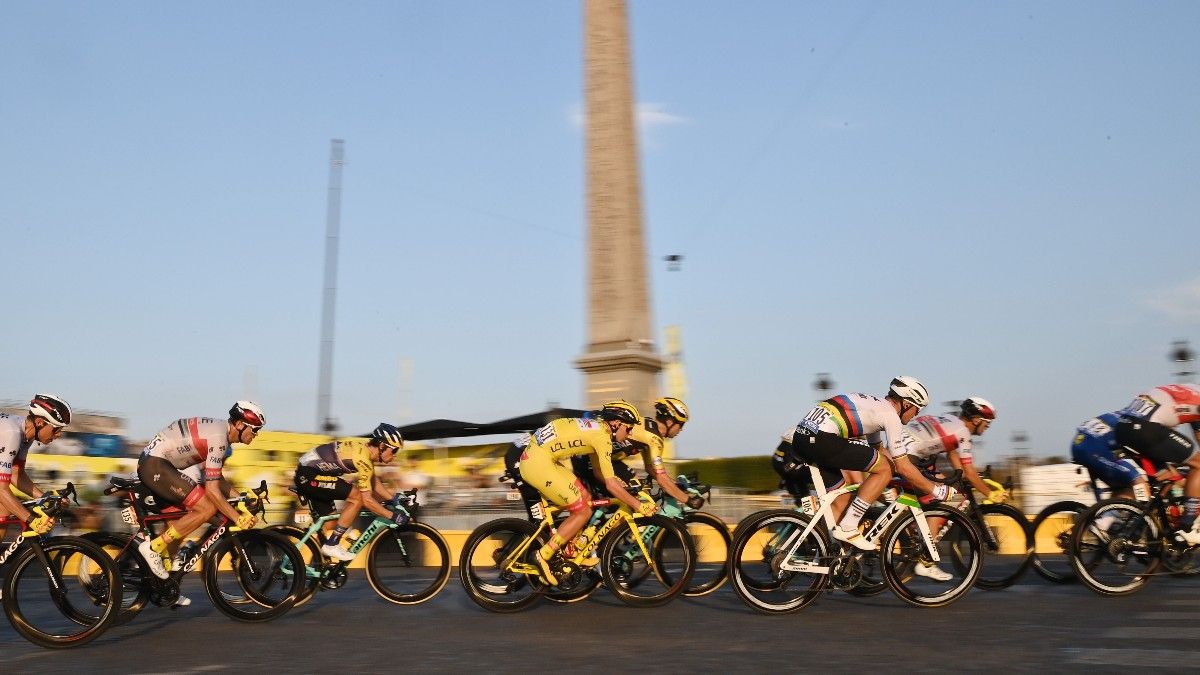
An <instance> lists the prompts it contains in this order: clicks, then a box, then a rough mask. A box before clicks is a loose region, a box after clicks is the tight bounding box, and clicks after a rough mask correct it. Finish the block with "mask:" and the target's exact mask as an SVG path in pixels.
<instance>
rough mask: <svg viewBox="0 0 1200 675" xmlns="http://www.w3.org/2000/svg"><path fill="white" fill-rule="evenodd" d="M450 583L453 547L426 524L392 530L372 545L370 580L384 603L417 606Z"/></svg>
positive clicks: (369, 569) (369, 565) (368, 562)
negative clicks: (385, 601) (451, 548)
mask: <svg viewBox="0 0 1200 675" xmlns="http://www.w3.org/2000/svg"><path fill="white" fill-rule="evenodd" d="M449 580H450V546H449V544H447V543H446V538H445V537H443V536H442V533H441V532H438V531H437V529H435V528H434V527H432V526H430V525H426V524H425V523H417V522H413V523H409V524H408V526H407V527H397V528H391V529H388V530H386V531H384V532H382V533H381V534H380V535H379V536H377V537H375V541H373V542H371V550H370V552H368V553H367V581H369V582H370V583H371V588H374V589H375V592H376V593H378V594H379V595H380V596H381V597H382V598H383V599H384V600H387V601H388V602H394V603H396V604H397V605H416V604H418V603H422V602H425V601H426V600H428V599H430V598H432V597H433V596H435V595H437V594H438V591H440V590H442V588H444V587H445V586H446V582H447V581H449Z"/></svg>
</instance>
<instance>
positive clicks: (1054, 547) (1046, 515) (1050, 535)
mask: <svg viewBox="0 0 1200 675" xmlns="http://www.w3.org/2000/svg"><path fill="white" fill-rule="evenodd" d="M1087 508H1088V507H1087V506H1086V505H1084V504H1080V503H1079V502H1070V501H1067V502H1057V503H1054V504H1051V505H1050V506H1047V507H1046V508H1044V509H1042V511H1041V512H1040V513H1038V514H1037V517H1036V518H1034V519H1033V525H1032V527H1031V529H1032V530H1033V543H1034V548H1033V571H1034V572H1037V573H1038V575H1039V576H1041V577H1042V578H1043V579H1045V580H1046V581H1052V582H1054V583H1056V584H1064V583H1070V582H1072V581H1075V570H1074V569H1073V568H1072V567H1071V555H1070V551H1071V534H1072V532H1073V531H1074V529H1075V523H1077V522H1079V517H1080V515H1082V514H1083V512H1084V511H1086V510H1087Z"/></svg>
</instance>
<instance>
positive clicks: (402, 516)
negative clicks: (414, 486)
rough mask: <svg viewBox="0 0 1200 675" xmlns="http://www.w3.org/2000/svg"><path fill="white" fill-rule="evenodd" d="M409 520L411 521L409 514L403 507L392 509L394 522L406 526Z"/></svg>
mask: <svg viewBox="0 0 1200 675" xmlns="http://www.w3.org/2000/svg"><path fill="white" fill-rule="evenodd" d="M408 521H409V517H408V514H407V513H405V512H404V510H403V509H399V508H397V509H395V510H394V511H392V522H393V523H396V524H397V525H399V526H401V527H404V526H405V525H407V524H408Z"/></svg>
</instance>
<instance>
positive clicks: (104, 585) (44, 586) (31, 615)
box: [0, 483, 121, 648]
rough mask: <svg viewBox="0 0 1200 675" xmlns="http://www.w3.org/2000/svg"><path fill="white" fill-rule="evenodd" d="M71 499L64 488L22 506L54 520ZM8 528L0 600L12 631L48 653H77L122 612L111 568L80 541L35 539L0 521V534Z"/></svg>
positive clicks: (71, 490)
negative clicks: (13, 535)
mask: <svg viewBox="0 0 1200 675" xmlns="http://www.w3.org/2000/svg"><path fill="white" fill-rule="evenodd" d="M6 489H7V488H6ZM74 497H75V486H74V485H73V484H71V483H68V484H67V487H66V488H65V489H64V490H61V491H58V492H49V493H47V494H44V495H42V496H41V497H39V498H37V499H32V500H29V501H26V502H23V503H24V505H25V507H26V508H27V509H29V510H30V511H31V512H33V513H34V514H35V515H38V516H50V517H58V516H60V515H61V514H62V513H63V512H65V511H66V509H67V508H68V506H69V501H70V500H72V499H74ZM76 503H78V502H76ZM12 526H16V527H17V528H19V530H18V534H17V536H16V538H15V539H13V540H12V541H11V542H7V543H6V544H5V545H4V546H3V549H0V595H2V596H3V604H4V614H5V616H7V617H8V620H9V622H10V623H11V624H12V626H13V628H14V629H16V631H17V633H19V634H20V635H21V636H22V637H24V638H25V639H26V640H29V641H30V642H32V643H34V644H36V645H40V646H42V647H49V648H63V647H78V646H80V645H83V644H87V643H88V642H91V641H92V640H94V639H96V638H97V637H99V636H100V634H102V633H103V632H104V631H105V630H107V629H108V627H109V626H111V625H112V624H113V622H114V621H115V620H116V618H117V615H118V612H119V610H120V607H121V577H120V575H119V574H118V572H117V566H116V564H115V563H114V562H113V561H112V559H111V558H109V557H108V555H107V554H105V552H104V551H103V550H102V549H101V548H100V547H98V546H96V545H94V544H92V543H91V542H88V541H86V540H84V539H81V538H79V537H73V536H59V537H51V536H49V535H48V534H45V535H39V534H37V533H36V532H33V531H32V530H25V523H24V522H23V521H21V520H20V519H18V518H15V517H12V516H9V517H5V518H0V530H7V529H8V528H9V527H12Z"/></svg>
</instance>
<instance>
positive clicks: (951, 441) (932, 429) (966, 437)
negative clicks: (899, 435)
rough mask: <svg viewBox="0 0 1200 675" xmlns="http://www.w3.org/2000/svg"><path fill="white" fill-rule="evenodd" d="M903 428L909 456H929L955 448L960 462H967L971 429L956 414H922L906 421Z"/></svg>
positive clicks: (969, 454)
mask: <svg viewBox="0 0 1200 675" xmlns="http://www.w3.org/2000/svg"><path fill="white" fill-rule="evenodd" d="M904 431H905V432H906V433H907V434H908V436H909V438H910V439H911V441H910V442H909V443H908V444H907V447H906V448H905V450H906V452H905V454H907V455H908V456H909V457H912V458H914V459H916V460H929V459H931V458H932V457H933V456H934V455H938V454H940V453H943V452H950V451H951V450H957V451H958V456H959V458H960V459H962V461H963V463H964V464H970V463H971V431H970V430H969V429H967V425H966V423H965V422H963V421H962V418H961V417H959V416H957V415H922V416H920V417H918V418H916V419H914V420H913V421H911V422H909V423H908V424H907V425H906V426H905V427H904Z"/></svg>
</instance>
